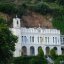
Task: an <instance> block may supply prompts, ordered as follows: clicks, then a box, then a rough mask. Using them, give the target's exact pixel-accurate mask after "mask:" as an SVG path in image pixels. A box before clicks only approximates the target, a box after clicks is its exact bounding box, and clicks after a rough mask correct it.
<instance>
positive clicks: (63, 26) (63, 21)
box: [52, 15, 64, 34]
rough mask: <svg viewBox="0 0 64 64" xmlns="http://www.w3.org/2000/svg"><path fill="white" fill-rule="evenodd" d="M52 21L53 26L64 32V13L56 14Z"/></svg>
mask: <svg viewBox="0 0 64 64" xmlns="http://www.w3.org/2000/svg"><path fill="white" fill-rule="evenodd" d="M52 23H53V26H54V27H55V28H57V29H60V30H61V33H62V34H63V33H64V15H62V16H57V17H56V18H54V19H53V21H52Z"/></svg>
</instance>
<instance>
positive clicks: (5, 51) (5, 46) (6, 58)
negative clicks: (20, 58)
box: [0, 19, 17, 64]
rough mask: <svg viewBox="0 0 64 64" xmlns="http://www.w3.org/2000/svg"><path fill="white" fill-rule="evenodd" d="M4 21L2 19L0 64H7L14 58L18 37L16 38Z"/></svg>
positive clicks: (0, 21)
mask: <svg viewBox="0 0 64 64" xmlns="http://www.w3.org/2000/svg"><path fill="white" fill-rule="evenodd" d="M2 21H3V22H4V20H2V19H0V64H7V63H9V62H10V60H11V59H12V57H13V51H15V43H16V42H17V37H16V36H14V35H13V34H12V33H11V31H10V30H9V28H8V27H7V25H6V24H4V23H3V22H2Z"/></svg>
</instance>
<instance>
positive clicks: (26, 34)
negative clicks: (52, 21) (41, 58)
mask: <svg viewBox="0 0 64 64" xmlns="http://www.w3.org/2000/svg"><path fill="white" fill-rule="evenodd" d="M10 30H11V31H12V33H13V34H14V35H16V36H17V37H18V42H17V43H16V46H15V52H14V57H19V56H22V55H27V56H30V55H31V56H33V55H37V54H38V49H39V48H40V47H41V48H42V49H43V51H44V54H45V55H48V54H49V51H50V49H52V48H54V49H55V51H56V53H57V54H58V55H61V54H64V36H63V35H61V34H60V30H57V29H44V28H40V26H39V27H38V28H26V27H21V25H20V18H18V17H16V18H13V28H10Z"/></svg>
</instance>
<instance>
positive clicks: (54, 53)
mask: <svg viewBox="0 0 64 64" xmlns="http://www.w3.org/2000/svg"><path fill="white" fill-rule="evenodd" d="M50 56H51V57H52V58H53V59H54V60H55V59H56V58H57V54H56V51H55V50H54V49H51V50H50Z"/></svg>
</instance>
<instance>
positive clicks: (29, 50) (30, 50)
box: [21, 46, 64, 56]
mask: <svg viewBox="0 0 64 64" xmlns="http://www.w3.org/2000/svg"><path fill="white" fill-rule="evenodd" d="M39 48H42V50H43V51H44V54H45V55H49V54H50V50H51V49H53V48H54V50H55V51H56V53H57V54H58V55H61V54H64V47H61V46H30V47H29V46H22V48H21V55H22V56H27V55H31V56H33V55H37V54H38V52H39Z"/></svg>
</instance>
